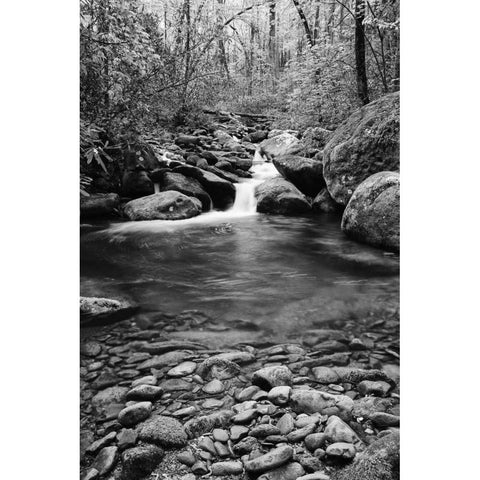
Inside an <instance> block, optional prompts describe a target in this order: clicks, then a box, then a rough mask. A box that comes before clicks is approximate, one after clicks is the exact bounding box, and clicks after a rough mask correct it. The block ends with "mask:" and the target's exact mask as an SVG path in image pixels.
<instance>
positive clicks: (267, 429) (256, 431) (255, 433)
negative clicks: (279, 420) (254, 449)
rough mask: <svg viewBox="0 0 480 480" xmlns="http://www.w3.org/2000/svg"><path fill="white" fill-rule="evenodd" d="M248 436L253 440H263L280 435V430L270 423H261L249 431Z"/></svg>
mask: <svg viewBox="0 0 480 480" xmlns="http://www.w3.org/2000/svg"><path fill="white" fill-rule="evenodd" d="M250 435H251V436H252V437H255V438H265V437H268V436H270V435H280V429H279V428H278V427H276V426H275V425H271V424H270V423H261V424H260V425H257V426H255V427H253V428H252V429H251V430H250Z"/></svg>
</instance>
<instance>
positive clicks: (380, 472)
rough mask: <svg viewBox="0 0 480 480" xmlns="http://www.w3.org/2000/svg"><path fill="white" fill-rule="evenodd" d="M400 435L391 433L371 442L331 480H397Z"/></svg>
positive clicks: (398, 473)
mask: <svg viewBox="0 0 480 480" xmlns="http://www.w3.org/2000/svg"><path fill="white" fill-rule="evenodd" d="M399 478H400V434H399V433H398V432H392V433H390V434H389V435H386V436H385V437H382V438H381V439H379V440H377V441H375V442H373V443H372V444H371V445H370V446H369V447H368V448H367V449H366V450H365V451H364V452H362V453H360V454H358V455H357V456H356V458H355V460H354V462H353V463H352V465H350V466H348V467H347V468H345V469H343V470H340V471H338V472H337V474H336V475H334V476H333V480H399Z"/></svg>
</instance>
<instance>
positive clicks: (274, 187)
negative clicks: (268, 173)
mask: <svg viewBox="0 0 480 480" xmlns="http://www.w3.org/2000/svg"><path fill="white" fill-rule="evenodd" d="M255 196H256V197H257V211H258V212H261V213H277V214H282V215H294V214H296V213H305V212H309V211H310V210H311V208H312V207H311V205H310V203H309V201H308V200H307V198H306V197H305V195H304V194H303V193H302V192H301V191H300V190H298V188H297V187H295V185H293V184H291V183H290V182H288V181H287V180H285V179H284V178H280V177H277V178H272V179H270V180H267V181H266V182H263V183H261V184H260V185H259V186H258V187H257V188H256V189H255Z"/></svg>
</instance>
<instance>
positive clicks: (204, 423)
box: [185, 410, 233, 438]
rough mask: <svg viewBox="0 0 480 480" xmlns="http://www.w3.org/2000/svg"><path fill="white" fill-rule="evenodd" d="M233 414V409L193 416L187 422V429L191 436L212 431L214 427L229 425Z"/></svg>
mask: <svg viewBox="0 0 480 480" xmlns="http://www.w3.org/2000/svg"><path fill="white" fill-rule="evenodd" d="M232 416H233V412H232V411H231V410H219V411H217V412H213V413H211V414H209V415H203V416H201V417H196V418H192V419H191V420H189V421H188V422H187V423H185V431H186V433H187V435H188V436H189V437H190V438H195V437H198V436H200V435H203V434H204V433H206V432H210V431H211V430H212V429H213V428H216V427H219V428H223V427H225V426H226V425H228V423H229V421H230V419H231V418H232Z"/></svg>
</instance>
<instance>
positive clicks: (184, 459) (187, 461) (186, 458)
mask: <svg viewBox="0 0 480 480" xmlns="http://www.w3.org/2000/svg"><path fill="white" fill-rule="evenodd" d="M177 460H178V461H179V462H180V463H183V465H186V466H187V467H191V466H192V465H194V464H195V462H196V458H195V455H194V454H193V453H192V452H191V451H190V450H186V451H185V452H180V453H178V454H177Z"/></svg>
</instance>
